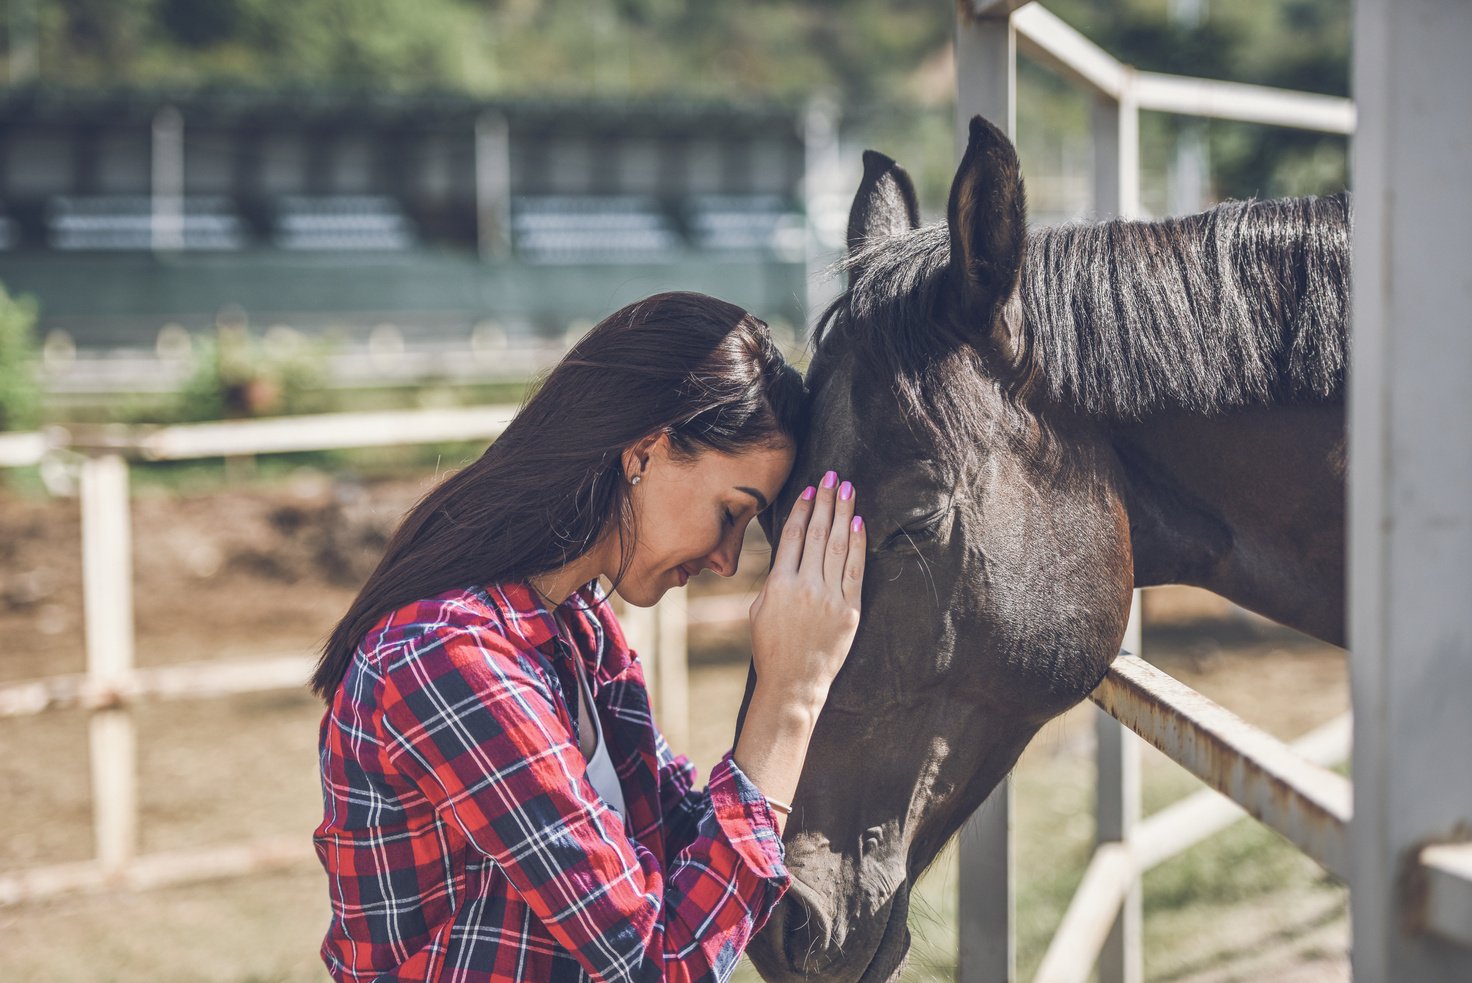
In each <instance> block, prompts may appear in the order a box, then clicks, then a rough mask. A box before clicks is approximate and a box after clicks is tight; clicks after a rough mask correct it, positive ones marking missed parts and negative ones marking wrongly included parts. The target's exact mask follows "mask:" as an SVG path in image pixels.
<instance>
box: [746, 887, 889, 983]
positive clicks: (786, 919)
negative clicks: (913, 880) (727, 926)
mask: <svg viewBox="0 0 1472 983" xmlns="http://www.w3.org/2000/svg"><path fill="white" fill-rule="evenodd" d="M909 907H910V905H909V887H908V885H906V886H904V887H902V888H901V889H900V890H899V891H898V892H896V894H895V895H894V896H893V897H892V898H891V899H890V901H889V903H888V904H887V905H886V906H885V908H884V909H882V910H881V911H879V912H877V913H876V915H877V917H875V918H874V919H873V920H872V921H870V922H868V923H867V924H866V925H848V926H846V925H839V924H836V923H835V922H834V921H833V920H832V919H831V918H830V917H829V916H828V915H826V914H825V913H824V908H823V906H822V905H821V904H820V903H817V901H816V900H815V899H814V897H813V896H812V892H811V890H810V889H809V888H808V887H807V886H806V885H804V884H803V883H802V882H801V881H798V880H796V879H794V880H793V882H792V886H791V888H789V889H788V891H787V895H786V896H785V897H784V898H783V899H782V902H781V903H780V904H779V905H778V906H777V908H776V910H774V911H773V912H772V917H771V918H770V919H769V920H768V922H767V924H766V926H765V927H764V928H763V929H762V932H761V934H760V935H758V936H757V937H756V938H755V939H754V940H752V943H751V946H750V947H749V948H748V949H747V955H748V956H750V957H751V961H752V964H753V965H755V966H756V969H757V972H759V973H761V975H762V979H764V980H766V981H767V983H793V981H798V980H814V979H821V980H824V981H825V983H887V981H888V980H890V979H891V978H892V977H893V976H894V975H895V973H896V972H897V971H898V969H899V967H900V964H901V963H903V962H904V958H905V954H906V953H907V952H908V951H909V948H910V936H909V929H908V927H907V926H906V921H907V919H908V916H909Z"/></svg>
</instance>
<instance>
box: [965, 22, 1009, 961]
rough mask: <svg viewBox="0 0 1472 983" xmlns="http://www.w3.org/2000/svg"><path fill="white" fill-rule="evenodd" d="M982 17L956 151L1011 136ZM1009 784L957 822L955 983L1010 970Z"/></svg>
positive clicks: (969, 32) (1002, 71)
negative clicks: (976, 121) (985, 131)
mask: <svg viewBox="0 0 1472 983" xmlns="http://www.w3.org/2000/svg"><path fill="white" fill-rule="evenodd" d="M1016 5H1017V4H1016V3H1013V2H1003V3H996V4H991V5H990V7H991V10H990V11H989V12H988V13H989V16H985V17H979V16H976V15H975V14H974V13H973V12H972V11H971V10H967V9H964V8H963V6H962V5H958V6H957V13H956V157H957V160H959V159H960V157H961V155H962V154H963V153H964V152H965V150H966V141H967V136H968V134H969V132H970V122H971V117H972V116H974V115H976V114H978V113H979V114H981V115H982V116H985V117H986V118H987V119H989V120H990V121H991V122H992V124H993V125H995V126H997V127H998V128H999V129H1001V130H1003V131H1004V132H1006V134H1007V136H1008V137H1010V138H1011V139H1013V140H1015V139H1016V138H1017V34H1016V31H1015V30H1014V29H1013V27H1012V19H1011V15H1010V11H1011V8H1012V7H1015V6H1016ZM1011 826H1012V787H1011V780H1010V779H1006V778H1004V779H1003V780H1002V781H1001V782H1000V783H999V784H998V785H997V787H996V788H995V789H993V790H992V793H991V795H989V796H988V797H987V800H986V801H985V802H984V803H982V806H981V808H980V809H977V810H976V812H975V813H974V814H972V816H971V818H970V819H968V820H967V821H966V824H965V825H964V826H963V827H962V829H961V835H960V840H959V844H960V845H959V851H960V873H959V876H958V880H959V884H958V891H959V894H960V897H959V899H958V904H957V916H956V917H957V922H958V924H957V935H958V939H959V942H960V952H959V953H958V960H959V961H958V966H957V972H956V976H957V979H958V980H960V981H961V983H1001V981H1010V980H1012V979H1014V978H1015V977H1016V975H1017V953H1016V933H1015V932H1014V931H1013V906H1014V893H1015V892H1014V888H1015V886H1014V884H1013V873H1012V841H1011Z"/></svg>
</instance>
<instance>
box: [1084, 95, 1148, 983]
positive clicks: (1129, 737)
mask: <svg viewBox="0 0 1472 983" xmlns="http://www.w3.org/2000/svg"><path fill="white" fill-rule="evenodd" d="M1093 140H1094V212H1095V216H1096V217H1097V218H1100V219H1104V218H1108V217H1110V216H1118V217H1120V218H1133V217H1135V216H1136V215H1137V214H1138V213H1139V210H1140V111H1139V108H1138V106H1137V105H1136V103H1135V100H1134V96H1133V93H1132V92H1131V90H1130V86H1129V83H1128V82H1126V83H1125V85H1124V86H1123V87H1122V91H1121V92H1120V95H1119V98H1118V99H1117V100H1115V99H1107V98H1104V97H1102V96H1101V97H1097V98H1096V99H1095V102H1094V113H1093ZM1141 603H1142V602H1141V595H1140V592H1139V591H1138V590H1137V591H1135V592H1134V600H1133V603H1132V604H1131V605H1130V619H1129V623H1128V625H1127V626H1126V628H1125V636H1124V642H1123V647H1124V649H1125V650H1126V651H1128V652H1130V653H1131V654H1132V655H1134V656H1136V657H1138V656H1141V655H1142V654H1143V644H1142V636H1141V631H1140V619H1141V615H1142V613H1143V612H1142V610H1141ZM1096 713H1097V715H1098V716H1097V718H1096V720H1095V725H1094V729H1095V734H1096V737H1097V742H1098V746H1097V751H1096V761H1097V763H1098V787H1097V789H1096V792H1095V795H1096V803H1095V804H1096V812H1095V816H1096V819H1095V831H1094V839H1095V841H1096V842H1097V843H1098V844H1099V845H1104V844H1107V843H1123V842H1125V841H1126V840H1128V838H1129V836H1130V833H1131V832H1132V831H1133V829H1134V827H1135V825H1136V824H1137V823H1138V822H1139V821H1140V739H1139V738H1137V737H1136V736H1135V735H1134V734H1132V733H1130V732H1129V731H1127V730H1125V728H1123V727H1121V726H1120V724H1119V721H1117V720H1115V719H1114V718H1113V717H1111V716H1109V714H1107V713H1105V712H1104V711H1103V710H1098V709H1097V708H1096ZM1143 923H1144V914H1143V899H1142V897H1141V890H1140V879H1139V878H1138V877H1136V878H1134V883H1133V884H1132V885H1131V886H1130V889H1129V890H1128V891H1127V892H1126V893H1125V896H1124V902H1123V904H1122V905H1121V907H1120V911H1119V916H1118V917H1117V918H1116V919H1115V922H1114V927H1113V928H1111V929H1110V931H1109V937H1108V938H1107V939H1106V940H1105V942H1104V947H1103V949H1102V950H1101V951H1100V953H1099V983H1140V980H1141V979H1143V977H1144V960H1143V943H1142V941H1141V929H1142V926H1143Z"/></svg>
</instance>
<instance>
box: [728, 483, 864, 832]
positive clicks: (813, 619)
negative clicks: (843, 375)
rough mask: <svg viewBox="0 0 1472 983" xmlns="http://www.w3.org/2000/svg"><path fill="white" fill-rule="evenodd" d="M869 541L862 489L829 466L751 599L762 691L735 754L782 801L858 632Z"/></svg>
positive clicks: (797, 509) (793, 786) (804, 499)
mask: <svg viewBox="0 0 1472 983" xmlns="http://www.w3.org/2000/svg"><path fill="white" fill-rule="evenodd" d="M866 540H867V537H866V535H865V530H864V523H863V520H862V519H860V518H856V517H855V515H854V493H853V487H852V486H851V485H850V484H849V483H848V482H846V481H845V482H843V483H842V484H841V485H840V484H839V483H838V476H837V475H836V474H834V473H833V472H832V471H830V472H828V474H827V475H825V476H824V479H823V481H822V483H821V485H820V487H818V488H816V489H813V488H809V489H807V491H805V492H804V493H803V495H802V496H800V497H799V498H798V500H797V502H796V503H794V505H793V507H792V512H791V514H790V515H789V516H788V518H787V523H786V524H785V525H784V526H783V528H782V536H781V540H780V542H779V543H778V546H777V556H776V558H775V560H774V561H773V563H772V570H771V572H770V573H769V574H768V575H767V581H766V584H765V585H764V586H763V587H762V592H761V593H760V594H759V595H757V599H756V601H754V602H753V603H752V606H751V648H752V663H753V665H754V667H755V669H756V689H755V691H754V692H753V693H752V697H751V702H750V703H749V704H748V705H747V709H746V718H745V720H744V721H743V723H742V726H741V734H740V736H739V737H738V738H737V741H736V751H735V757H736V761H737V763H738V764H739V765H740V766H741V769H742V771H744V772H745V773H746V775H747V776H748V777H749V778H750V779H751V780H752V781H753V782H755V783H756V785H757V786H758V787H759V788H761V790H762V792H763V793H764V794H766V795H767V796H769V797H771V798H774V799H778V800H780V801H782V802H787V803H791V801H792V796H793V793H794V792H796V791H797V781H798V777H799V776H800V775H801V774H802V765H803V760H804V759H805V758H806V757H807V753H808V742H809V740H810V739H811V738H812V735H813V728H814V727H815V726H816V725H817V722H818V714H819V712H820V711H821V710H822V709H823V704H824V703H825V702H826V701H827V699H828V688H829V686H830V685H831V684H832V682H833V677H834V676H836V675H837V674H838V670H839V669H840V668H842V666H843V662H844V659H846V658H847V657H848V650H849V647H850V646H851V645H852V644H853V640H854V635H855V633H857V631H858V627H859V603H860V590H861V588H862V586H863V579H864V549H865V544H866ZM782 821H783V820H782V818H780V817H779V819H778V823H779V824H781V823H782Z"/></svg>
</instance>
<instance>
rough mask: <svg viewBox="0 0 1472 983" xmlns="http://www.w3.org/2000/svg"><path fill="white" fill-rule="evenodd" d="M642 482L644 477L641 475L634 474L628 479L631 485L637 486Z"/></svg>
mask: <svg viewBox="0 0 1472 983" xmlns="http://www.w3.org/2000/svg"><path fill="white" fill-rule="evenodd" d="M643 480H644V476H643V475H642V474H636V475H634V476H633V477H632V478H630V479H629V484H631V485H637V484H638V483H639V482H641V481H643Z"/></svg>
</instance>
